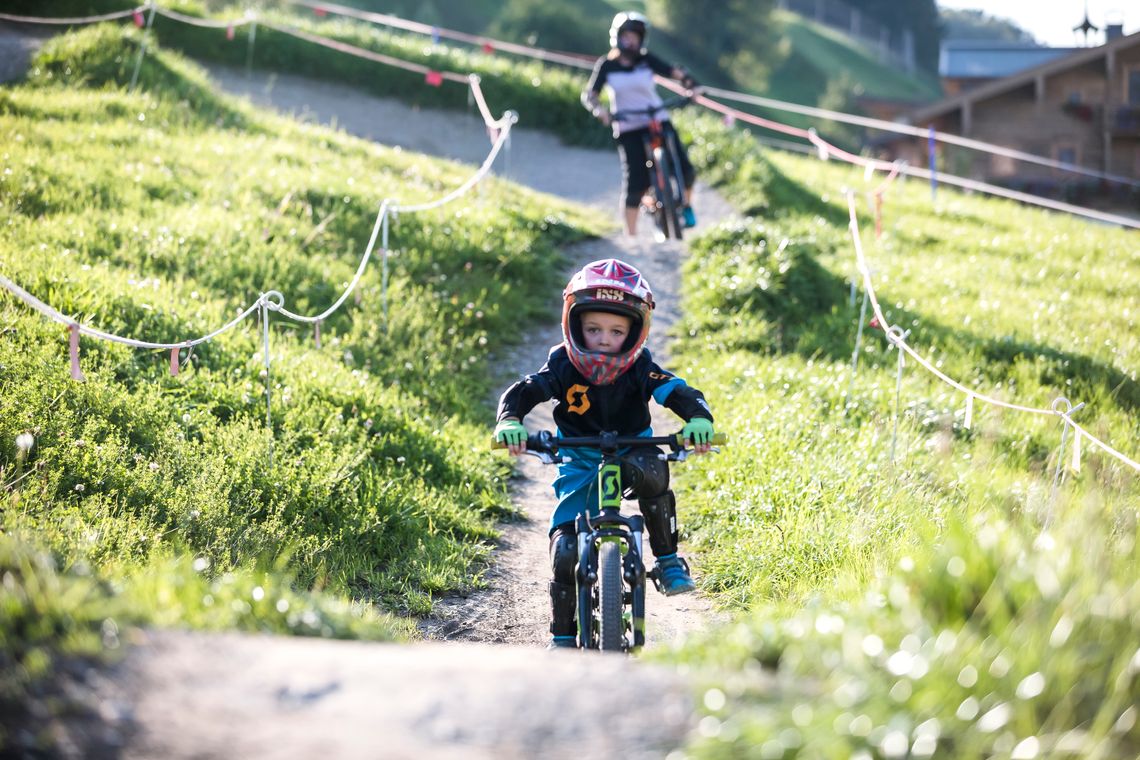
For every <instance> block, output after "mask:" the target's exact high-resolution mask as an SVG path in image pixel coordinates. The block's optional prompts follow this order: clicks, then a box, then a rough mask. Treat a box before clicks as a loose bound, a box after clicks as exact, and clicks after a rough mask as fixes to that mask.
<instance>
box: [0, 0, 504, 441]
mask: <svg viewBox="0 0 1140 760" xmlns="http://www.w3.org/2000/svg"><path fill="white" fill-rule="evenodd" d="M143 14H146V18H145V20H143V19H142V15H143ZM156 15H159V16H163V17H165V18H168V19H171V20H174V21H179V22H183V23H189V24H193V25H196V26H202V27H207V28H216V29H221V28H225V29H226V30H227V35H228V36H231V35H230V31H231V30H232V29H233V28H234V27H235V26H238V25H241V24H249V25H250V26H251V35H252V28H253V26H254V25H255V24H256V23H258V22H257V21H256V19H255V18H254V17H252V16H248V17H246V18H244V19H242V20H241V21H236V22H229V21H225V22H222V21H212V20H207V19H200V18H197V17H192V16H186V15H184V14H181V13H176V12H174V11H169V10H166V9H162V8H159V7H158V6H157V4H156V3H154V2H151V3H148V4H147V5H143V6H139V7H137V8H134V9H130V10H126V11H122V12H119V13H114V14H104V15H100V16H86V17H80V18H69V19H59V20H53V21H51V23H61V24H64V23H66V24H81V23H97V22H100V21H107V20H114V19H120V18H127V17H131V18H133V19H134V20H135V23H136V24H138V25H140V26H142V25H145V26H146V27H147V28H150V27H151V25H152V24H153V22H154V17H155V16H156ZM0 19H3V20H8V21H17V22H26V23H36V22H40V21H42V20H41V19H37V18H31V17H20V16H11V15H10V14H0ZM140 22H141V23H140ZM45 23H47V22H45ZM260 23H261V25H262V26H264V27H266V28H270V29H273V30H274V31H277V32H280V33H282V34H288V35H291V36H294V37H297V38H298V39H302V40H306V41H309V42H311V43H313V44H317V45H321V46H323V47H326V48H329V49H332V50H336V51H338V52H343V53H347V54H349V55H355V56H359V57H361V58H365V59H368V60H371V61H374V62H376V63H381V64H384V65H388V66H394V67H398V68H402V69H405V70H409V71H414V72H417V73H422V74H424V75H425V81H426V82H427V83H428V84H429V85H433V86H439V85H440V84H442V82H443V81H450V82H455V83H460V84H464V85H466V86H467V87H468V88H469V89H470V92H471V96H472V99H473V100H474V102H475V103H476V104H477V105H478V108H479V113H480V116H481V117H482V119H483V122H484V125H485V127H486V129H487V131H488V134H489V135H491V143H492V144H491V147H490V150H489V152H488V154H487V157H486V158H485V159H484V161H483V162H482V164H481V165H480V166H479V168H478V169H477V170H476V171H475V172H474V173H472V174H471V175H470V176H469V177H468V178H467V179H466V180H464V182H463V183H461V184H460V185H459V186H458V187H456V188H455V189H453V190H451V191H450V192H448V193H446V194H445V195H443V196H442V197H440V198H437V199H435V200H431V201H426V202H422V203H408V204H400V203H397V202H396V201H395V200H393V199H391V198H386V199H385V200H384V201H383V202H382V203H381V204H380V209H379V211H378V212H377V215H376V221H375V223H374V224H373V228H372V233H371V235H370V237H369V240H368V244H367V246H366V247H365V250H364V253H363V254H362V255H361V258H360V262H359V264H358V265H357V267H356V271H355V273H354V275H353V278H352V280H351V281H350V282H349V283H348V284H347V285H346V286H345V288H344V290H343V291H342V292H341V294H340V296H339V297H338V298H337V299H336V300H335V301H334V302H333V303H332V304H331V305H330V306H329V307H328V308H326V309H324V310H323V311H321V312H320V313H317V314H312V315H306V314H300V313H298V312H295V311H292V310H290V309H288V308H286V307H285V297H284V295H283V294H282V293H281V292H280V291H278V290H273V289H270V290H267V291H265V292H263V293H261V294H259V295H258V297H257V299H256V300H255V301H254V302H253V303H251V304H249V305H248V306H246V307H244V308H243V309H242V310H241V311H240V312H239V313H238V315H237V316H236V317H234V318H233V319H231V320H230V321H228V322H226V323H225V324H223V325H221V326H220V327H218V328H216V329H214V330H212V331H210V332H208V333H206V334H204V335H200V336H197V337H193V338H186V339H182V340H178V341H173V342H164V341H154V340H146V339H140V338H134V337H128V336H124V335H117V334H115V333H111V332H107V331H105V330H101V329H99V328H97V327H93V326H91V325H89V324H85V323H83V322H80V321H79V320H77V319H74V318H72V317H69V316H68V315H66V314H64V313H63V312H61V311H60V310H59V309H57V308H55V307H53V306H51V305H50V304H48V303H46V302H44V301H43V300H41V299H39V298H37V297H36V296H35V295H33V294H32V293H30V292H28V291H27V290H26V289H24V288H23V287H21V286H20V285H18V284H17V283H15V282H14V281H12V280H11V279H9V278H8V277H6V276H5V275H3V274H0V288H3V289H5V290H7V291H8V292H10V293H11V294H12V295H14V296H15V297H16V298H17V299H18V300H19V301H21V302H22V303H24V304H25V305H27V306H28V307H30V308H31V309H33V310H34V311H36V312H39V313H40V314H41V315H43V316H44V317H46V318H48V319H50V320H52V321H54V322H58V323H60V324H62V325H65V326H66V327H67V330H68V353H69V359H70V370H71V377H72V378H73V379H74V380H77V381H84V380H85V379H86V378H85V376H84V374H83V370H82V367H81V365H80V343H79V338H80V336H81V335H82V336H86V337H89V338H95V339H97V340H102V341H107V342H111V343H117V344H120V345H124V346H129V347H131V348H139V349H157V350H169V351H170V373H171V375H178V374H179V370H180V367H181V360H180V352H181V351H182V350H190V349H192V348H193V347H194V346H198V345H201V344H202V343H207V342H209V341H211V340H214V339H216V338H218V337H219V336H221V335H223V334H224V333H226V332H229V331H230V330H233V329H235V328H236V327H237V326H238V325H240V324H241V323H242V322H244V321H245V320H247V319H249V318H250V317H251V316H254V315H257V316H258V318H259V321H260V323H261V324H260V330H259V332H260V333H261V339H262V344H263V346H262V348H263V355H264V361H265V370H266V398H265V408H266V425H267V427H271V426H272V416H271V408H272V407H271V402H272V399H271V387H272V386H271V379H270V371H271V358H270V357H271V354H270V330H269V323H270V315H271V314H280V315H281V316H283V317H285V318H287V319H290V320H293V321H294V322H299V323H306V324H312V325H313V326H314V339H315V341H316V344H317V347H318V348H320V324H321V322H323V321H324V320H325V319H327V318H328V317H330V316H331V315H332V314H334V313H335V312H336V311H337V310H339V309H340V308H341V307H342V306H343V305H344V303H345V302H346V301H347V300H348V297H349V296H350V295H351V294H352V293H353V292H354V291H355V290H356V288H357V286H358V285H359V283H360V281H361V279H362V278H363V276H364V273H365V271H366V269H367V267H368V264H369V262H370V261H371V260H372V258H373V253H374V251H375V248H376V242H377V238H378V237H379V238H380V239H381V257H382V261H383V264H382V266H383V273H382V284H381V308H382V312H383V315H384V322H385V325H386V324H387V322H388V293H387V290H388V280H389V276H388V259H389V256H390V251H389V245H388V234H389V224H390V220H391V219H392V218H393V217H395V216H396V215H397V214H399V213H401V212H404V213H416V212H421V211H429V210H432V209H436V208H439V207H441V206H444V205H446V204H448V203H452V202H454V201H455V200H457V199H459V198H461V197H462V196H464V195H465V194H467V193H468V192H470V190H471V189H472V188H473V187H475V186H476V185H477V184H478V183H479V182H480V181H482V180H483V179H484V178H485V177H486V176H487V175H488V174H489V173H490V171H491V168H492V167H493V165H494V163H495V159H496V158H497V157H498V156H499V154H500V153H501V152H502V150H503V147H504V145H507V144H509V140H510V134H511V128H512V127H513V126H514V125H515V124H516V123H517V122H518V114H517V113H516V112H515V111H506V112H505V113H504V114H503V116H501V117H500V118H498V119H495V118H494V117H493V116H492V115H491V111H490V109H489V108H488V106H487V100H486V98H485V96H484V94H483V91H482V87H481V82H480V79H479V77H478V76H477V75H475V74H468V75H463V74H458V73H455V72H448V71H434V70H432V69H430V68H429V67H426V66H422V65H419V64H415V63H411V62H409V61H403V60H401V59H397V58H392V57H390V56H384V55H381V54H378V53H374V52H372V51H369V50H364V49H362V48H358V47H355V46H352V45H347V44H344V43H341V42H337V41H335V40H331V39H328V38H326V37H322V36H320V35H315V34H310V33H308V32H304V31H301V30H299V29H295V28H292V27H289V26H285V25H279V24H271V23H267V22H265V21H261V22H260ZM231 38H232V36H231ZM251 39H252V36H251ZM145 50H146V47H145V42H144V44H143V45H142V46H140V49H139V57H138V59H137V61H136V65H135V69H134V73H133V75H132V78H131V89H133V88H134V85H135V83H136V82H137V79H138V72H139V67H140V66H141V62H142V57H143V55H144V54H145ZM358 302H359V298H358ZM270 457H271V458H272V452H270Z"/></svg>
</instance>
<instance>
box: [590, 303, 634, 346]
mask: <svg viewBox="0 0 1140 760" xmlns="http://www.w3.org/2000/svg"><path fill="white" fill-rule="evenodd" d="M632 324H633V320H632V319H630V318H629V317H623V316H622V315H621V314H610V313H609V312H608V311H587V312H586V313H585V314H583V315H582V339H583V340H584V341H586V350H587V351H597V352H599V353H603V354H616V353H618V352H619V351H621V347H622V346H623V345H625V339H626V337H628V336H629V329H630V326H631V325H632Z"/></svg>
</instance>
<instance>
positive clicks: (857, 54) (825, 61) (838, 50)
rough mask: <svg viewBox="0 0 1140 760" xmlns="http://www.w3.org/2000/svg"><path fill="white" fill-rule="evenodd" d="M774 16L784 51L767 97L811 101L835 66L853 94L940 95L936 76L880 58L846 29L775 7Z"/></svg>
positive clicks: (915, 98) (919, 99)
mask: <svg viewBox="0 0 1140 760" xmlns="http://www.w3.org/2000/svg"><path fill="white" fill-rule="evenodd" d="M775 19H776V20H777V21H778V22H779V24H780V28H781V30H782V38H781V42H780V44H781V45H784V46H787V50H788V55H787V57H786V58H785V59H784V61H783V63H782V64H781V65H780V66H779V67H778V68H777V69H776V70H775V71H774V72H773V73H772V77H771V79H770V80H769V83H768V92H767V94H768V95H769V96H770V97H773V98H778V99H780V100H788V101H791V102H793V103H803V104H806V105H815V104H816V103H818V102H819V99H820V97H822V96H823V94H824V92H825V91H826V90H827V85H828V83H829V82H831V81H832V80H834V79H835V78H836V73H837V72H843V73H845V74H846V75H847V77H848V78H849V79H850V82H851V86H852V87H857V89H856V90H855V92H854V94H856V95H867V96H869V97H875V98H885V99H889V100H906V101H917V102H923V101H928V100H934V99H935V98H937V97H938V96H939V93H940V88H939V86H938V82H937V81H936V80H935V79H934V78H933V77H931V76H930V75H925V74H922V73H916V74H914V75H911V74H908V73H907V72H905V71H903V70H902V69H901V68H900V67H898V66H893V65H891V64H890V63H889V62H883V61H880V60H879V58H878V56H877V54H876V53H875V52H873V51H872V50H871V49H870V48H868V47H866V46H865V45H864V44H863V43H860V42H856V41H854V40H852V39H851V38H850V37H848V36H846V35H844V34H840V33H839V32H837V31H835V30H833V29H830V28H828V27H826V26H821V25H820V24H817V23H816V22H814V21H812V20H810V19H806V18H803V17H802V16H799V15H797V14H795V13H790V12H788V11H779V10H777V11H776V12H775Z"/></svg>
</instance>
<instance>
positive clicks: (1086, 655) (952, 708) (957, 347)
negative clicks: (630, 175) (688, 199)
mask: <svg viewBox="0 0 1140 760" xmlns="http://www.w3.org/2000/svg"><path fill="white" fill-rule="evenodd" d="M692 129H693V131H694V134H695V146H694V151H693V153H694V156H695V158H696V160H697V161H698V163H702V164H706V165H709V168H707V169H706V176H712V177H714V178H716V177H718V175H719V176H720V177H721V178H723V179H725V180H727V181H728V182H729V183H730V185H729V186H730V187H731V189H730V190H729V191H728V192H729V193H730V194H731V195H734V196H735V197H737V198H738V199H740V200H741V201H742V202H743V203H744V204H745V206H746V207H747V208H748V209H749V210H750V212H751V213H752V214H755V216H753V217H751V218H750V219H748V221H746V222H744V223H740V224H737V225H733V226H729V227H724V228H721V229H718V230H714V231H712V232H710V233H709V234H708V235H706V236H703V237H702V238H701V239H700V240H699V241H697V242H696V244H695V247H694V251H695V255H694V257H693V258H692V259H691V260H690V262H689V265H688V268H687V271H686V302H685V308H686V313H687V316H686V323H685V324H683V325H681V326H680V333H681V334H682V335H684V336H686V338H685V340H684V341H683V347H682V348H681V349H680V351H679V352H678V359H679V361H678V363H679V366H681V367H683V368H684V367H685V366H686V365H687V366H688V368H689V369H687V374H688V375H689V376H690V378H691V379H692V380H693V381H694V382H695V383H696V384H697V385H699V386H700V387H701V388H702V389H703V390H704V391H705V392H706V394H707V395H708V396H709V397H710V399H712V400H713V404H714V409H716V410H717V412H718V420H719V423H718V426H719V427H721V428H722V429H725V430H727V431H728V432H729V433H730V435H731V436H732V440H733V441H734V445H733V446H731V447H730V448H729V449H728V450H726V452H725V454H723V455H722V456H720V457H717V458H714V459H712V460H711V461H706V462H705V463H704V465H703V466H702V467H701V471H699V472H698V471H695V468H690V469H693V470H694V472H691V473H690V474H689V476H688V477H687V478H686V479H685V480H684V481H683V482H684V483H685V490H684V494H683V496H682V497H680V500H681V502H682V503H683V504H684V505H685V506H684V507H683V510H684V511H683V521H684V522H685V523H686V524H687V525H688V526H689V529H690V531H691V534H692V535H691V537H692V539H693V540H694V541H695V542H696V543H697V544H698V545H700V546H701V547H702V549H703V550H704V559H703V563H702V569H703V577H704V579H705V583H706V587H707V588H708V589H710V590H712V591H713V592H715V593H717V594H718V595H719V596H720V597H721V599H723V600H725V601H726V602H728V603H731V604H735V605H739V606H740V607H742V608H748V609H749V610H750V612H749V614H748V615H747V616H745V617H744V618H743V619H742V622H741V623H740V624H739V625H738V626H736V627H734V628H730V629H729V630H726V631H718V632H717V634H716V635H715V637H710V639H709V640H708V641H707V642H705V643H704V644H703V645H698V646H694V647H692V648H690V649H689V650H687V651H686V652H684V653H680V654H679V655H677V656H679V657H680V658H681V659H684V660H688V661H690V662H693V663H699V664H704V665H715V666H717V667H724V668H727V671H728V672H730V673H733V674H734V675H731V676H724V677H720V678H714V679H713V686H712V687H713V688H715V690H716V692H715V693H714V694H713V695H712V696H711V697H710V700H709V701H706V705H713V706H714V707H712V708H711V709H710V714H711V716H712V717H714V718H716V721H714V722H713V723H710V724H709V726H710V728H709V732H707V733H706V737H707V740H706V741H703V742H702V743H701V744H700V746H699V747H698V748H697V750H698V752H699V753H701V754H704V755H706V756H714V757H719V756H724V757H737V756H748V755H749V754H750V753H751V755H753V756H764V757H768V756H771V757H790V756H802V757H836V758H839V757H850V756H855V755H857V754H858V753H860V752H865V753H870V754H869V755H868V756H893V755H895V754H896V753H897V752H898V750H897V747H899V746H902V747H904V750H903V751H904V752H905V749H906V748H910V750H911V751H912V752H913V753H914V754H916V755H929V754H931V752H933V754H934V756H938V757H980V756H991V755H993V754H994V753H997V754H999V755H1005V756H1008V754H1010V753H1011V752H1013V751H1014V749H1015V748H1018V749H1017V753H1018V755H1019V756H1025V757H1029V756H1032V755H1031V754H1030V752H1031V750H1032V749H1033V748H1034V747H1037V748H1038V750H1037V751H1038V752H1039V753H1040V756H1051V755H1053V754H1064V752H1065V751H1066V750H1065V749H1064V748H1066V747H1068V748H1071V749H1070V750H1068V751H1071V752H1073V753H1075V754H1076V755H1079V756H1087V754H1088V753H1092V752H1093V750H1092V748H1093V747H1094V746H1097V747H1099V748H1100V750H1101V751H1103V752H1104V753H1105V754H1104V755H1103V756H1106V757H1128V756H1134V755H1135V754H1136V751H1137V749H1138V748H1140V730H1138V729H1137V724H1136V721H1135V718H1136V714H1135V708H1134V707H1131V706H1132V705H1134V704H1135V703H1136V701H1137V699H1138V698H1140V684H1138V681H1137V679H1136V676H1135V673H1136V669H1135V668H1136V666H1135V659H1134V656H1135V652H1136V641H1135V636H1134V631H1135V629H1136V626H1137V625H1138V624H1140V619H1137V617H1136V612H1135V611H1136V609H1137V606H1136V605H1137V601H1138V597H1140V576H1138V573H1137V569H1136V568H1137V567H1138V565H1137V559H1140V542H1138V541H1137V514H1138V512H1140V497H1138V496H1137V494H1138V493H1140V491H1138V489H1137V484H1138V481H1140V478H1138V477H1137V475H1136V473H1135V472H1133V471H1132V470H1131V469H1128V468H1126V467H1124V466H1123V465H1121V464H1120V463H1118V462H1117V461H1116V460H1114V459H1112V458H1110V457H1108V456H1106V455H1104V454H1094V453H1091V452H1090V450H1089V446H1088V444H1087V442H1086V444H1085V447H1084V458H1083V468H1082V471H1081V473H1080V474H1079V475H1074V474H1073V473H1071V472H1070V473H1068V474H1067V475H1066V480H1065V483H1064V484H1063V485H1062V486H1061V488H1060V489H1059V491H1058V494H1057V496H1056V498H1054V497H1053V494H1052V478H1053V473H1054V468H1055V465H1056V463H1057V452H1058V446H1059V443H1060V432H1061V431H1060V425H1059V423H1058V420H1056V419H1055V418H1052V417H1039V416H1033V415H1025V414H1018V413H1015V412H1008V411H1000V410H996V409H993V408H990V407H986V406H984V405H982V404H981V403H978V404H977V405H976V407H975V414H974V420H973V425H972V427H971V428H970V429H967V428H966V427H965V425H964V417H963V414H964V399H963V398H962V396H961V394H959V393H957V392H954V391H951V390H950V389H948V388H947V387H946V386H943V385H941V384H940V383H939V382H937V381H934V380H933V379H932V378H931V377H930V376H929V375H927V374H926V373H924V372H922V371H920V370H918V369H917V368H915V367H914V366H913V365H912V364H911V363H908V364H907V368H906V370H905V374H904V379H903V385H902V389H901V402H902V405H903V418H902V420H901V422H900V434H899V440H898V443H897V455H898V459H897V460H896V463H894V464H892V463H891V462H890V458H889V455H890V450H891V446H892V429H893V420H892V411H893V405H894V399H895V379H896V378H895V370H896V360H895V357H894V354H893V352H888V351H887V350H886V349H887V346H886V344H885V342H884V341H883V340H882V338H881V337H879V335H877V334H875V333H872V332H867V333H865V353H864V355H863V357H862V361H861V365H860V371H859V373H858V375H857V376H855V377H854V378H853V377H852V375H851V370H850V352H851V347H852V343H853V339H854V335H855V329H856V324H855V322H856V320H857V314H858V312H857V309H853V308H852V307H851V306H849V304H848V300H847V297H848V286H847V281H848V280H849V279H850V277H851V275H852V274H853V272H854V254H853V250H852V245H851V242H850V239H849V236H848V232H847V230H846V223H847V211H846V199H845V197H844V196H843V194H842V188H844V187H851V188H857V189H859V190H862V189H863V188H866V187H869V185H868V184H866V183H865V180H864V179H863V177H862V172H861V171H859V170H854V169H850V168H844V167H841V166H836V165H833V164H821V163H819V162H816V161H813V160H810V159H803V158H798V157H789V156H784V155H770V156H763V155H760V154H758V153H757V152H756V151H755V149H754V148H753V147H752V146H750V145H749V144H748V142H747V139H746V138H743V137H741V138H739V139H736V140H733V139H729V138H726V137H725V136H724V135H723V133H722V132H720V130H718V129H717V128H716V127H715V125H712V124H711V123H708V122H702V121H697V122H694V123H693V126H692ZM713 164H715V167H714V166H712V165H713ZM729 164H731V165H732V167H733V168H732V169H731V170H728V169H726V168H725V167H726V166H727V165H729ZM859 209H860V214H861V219H862V223H863V228H864V240H865V241H866V244H867V247H868V255H869V256H870V259H871V266H872V268H873V270H874V273H875V283H876V287H877V289H878V294H879V297H880V299H881V300H882V302H883V304H884V307H885V309H886V310H887V317H888V320H889V321H890V322H891V323H892V324H896V323H897V324H900V325H901V326H903V327H905V328H907V329H911V330H913V334H912V336H911V340H912V342H913V344H914V345H915V346H917V347H919V348H920V350H921V351H923V353H924V354H926V355H928V356H930V357H931V358H932V360H934V361H936V362H937V363H938V364H939V366H940V367H941V368H942V369H943V370H944V371H945V372H947V373H948V374H949V375H951V376H952V377H955V378H958V379H960V380H962V381H963V382H965V383H966V384H967V385H969V386H970V387H973V388H975V389H977V390H978V391H979V392H982V393H987V394H990V395H995V396H997V397H999V398H1003V399H1006V400H1009V401H1014V402H1018V403H1023V404H1028V405H1031V406H1038V407H1040V406H1044V407H1048V406H1049V404H1050V403H1051V401H1052V400H1053V399H1054V398H1055V397H1056V396H1058V395H1065V396H1068V397H1069V398H1072V399H1073V400H1074V401H1086V402H1088V407H1087V408H1086V409H1085V410H1083V411H1082V412H1081V413H1080V415H1079V417H1078V419H1079V420H1080V421H1081V422H1082V424H1085V425H1087V426H1088V427H1089V429H1090V430H1091V431H1093V432H1094V433H1095V434H1096V435H1098V436H1101V437H1103V438H1105V439H1106V440H1108V441H1110V442H1111V443H1113V444H1114V445H1116V446H1117V447H1119V448H1121V449H1123V450H1124V451H1125V453H1127V454H1128V455H1130V456H1132V457H1133V458H1135V456H1136V454H1137V451H1136V447H1135V441H1136V440H1138V439H1140V388H1138V384H1137V369H1138V368H1137V362H1138V361H1140V342H1138V341H1140V339H1138V338H1137V331H1136V312H1135V306H1134V304H1132V303H1131V297H1130V295H1129V293H1130V287H1131V286H1130V285H1129V284H1130V283H1134V282H1136V281H1137V279H1138V278H1140V259H1137V257H1136V256H1135V255H1134V253H1131V252H1132V251H1134V248H1135V245H1134V238H1135V234H1134V233H1131V232H1126V231H1122V230H1114V229H1109V228H1105V227H1102V226H1096V225H1092V224H1089V223H1087V222H1084V221H1080V220H1077V219H1073V218H1069V217H1063V216H1058V215H1050V214H1047V213H1043V212H1040V211H1036V210H1032V209H1025V208H1021V207H1018V206H1016V205H1014V204H1011V203H1007V202H1002V201H993V200H987V199H980V198H970V197H965V196H962V195H958V194H955V193H949V192H941V193H940V195H939V200H938V203H937V204H936V205H935V206H934V207H933V208H932V207H931V204H930V200H929V189H928V188H927V187H926V186H924V185H921V184H918V183H911V184H898V185H895V186H893V187H892V189H891V190H890V191H889V193H888V194H887V198H886V207H885V234H884V237H883V239H882V241H881V242H879V243H876V242H875V241H874V239H873V234H872V233H871V231H870V230H872V229H873V222H872V217H871V214H870V212H869V210H868V208H867V204H866V202H865V198H864V197H863V195H862V194H861V193H860V195H859ZM785 240H786V241H787V244H786V245H785V244H784V241H785ZM1071 447H1072V444H1071V440H1070V444H1069V451H1070V452H1071V450H1072V448H1071ZM1066 459H1068V458H1066ZM1130 662H1131V663H1132V664H1130ZM1077 674H1081V675H1080V676H1078V675H1077ZM773 678H774V680H771V679H773ZM773 686H774V687H775V688H773ZM1130 707H1131V710H1130V709H1129V708H1130ZM931 748H934V749H931ZM920 750H921V751H920ZM928 750H929V751H928Z"/></svg>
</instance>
